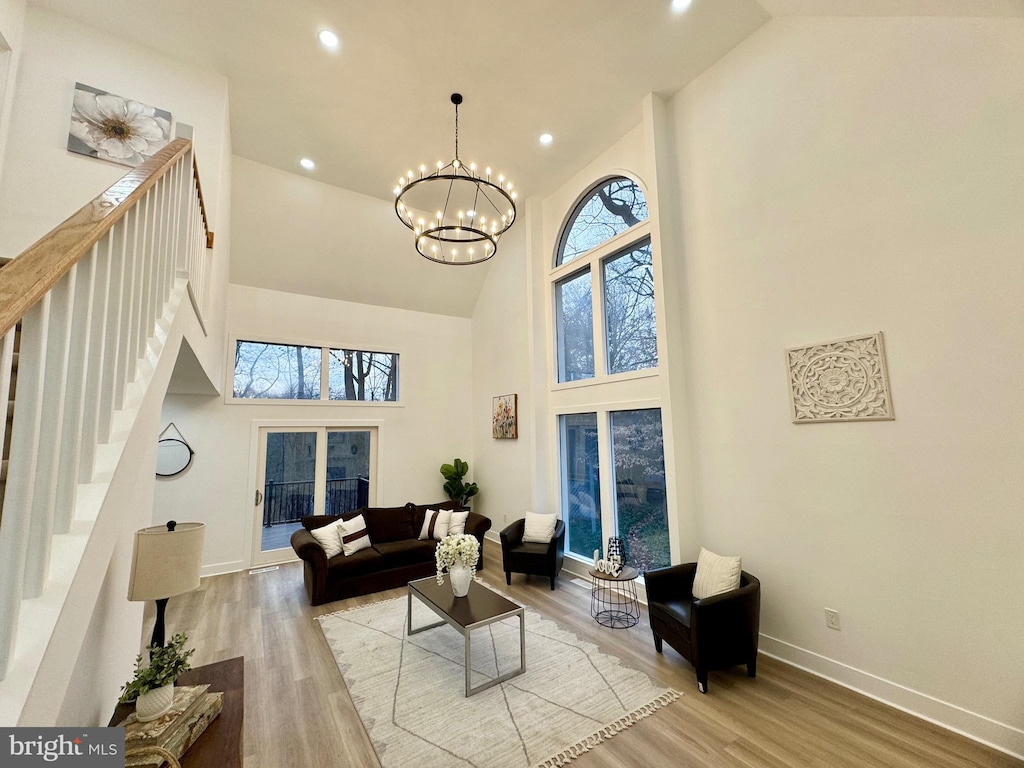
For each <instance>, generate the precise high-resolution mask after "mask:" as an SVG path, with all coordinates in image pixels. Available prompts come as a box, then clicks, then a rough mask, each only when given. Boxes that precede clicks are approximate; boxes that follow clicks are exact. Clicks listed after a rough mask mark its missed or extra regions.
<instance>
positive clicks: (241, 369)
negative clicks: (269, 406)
mask: <svg viewBox="0 0 1024 768" xmlns="http://www.w3.org/2000/svg"><path fill="white" fill-rule="evenodd" d="M233 397H236V398H239V399H255V398H260V399H272V400H319V399H320V348H319V347H302V346H298V345H294V344H266V343H263V342H257V341H239V342H237V343H236V344H235V380H234V387H233Z"/></svg>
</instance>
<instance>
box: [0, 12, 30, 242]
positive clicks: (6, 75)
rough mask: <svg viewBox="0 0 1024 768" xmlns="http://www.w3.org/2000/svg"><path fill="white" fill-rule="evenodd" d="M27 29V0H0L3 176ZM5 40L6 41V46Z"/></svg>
mask: <svg viewBox="0 0 1024 768" xmlns="http://www.w3.org/2000/svg"><path fill="white" fill-rule="evenodd" d="M24 29H25V0H0V179H2V178H3V170H4V155H5V150H6V147H7V134H8V132H9V130H10V122H11V109H12V108H13V106H14V83H15V81H16V80H17V76H18V66H19V63H20V61H21V48H22V38H23V36H24ZM4 43H6V44H7V46H6V50H5V49H4ZM0 255H3V254H2V253H0Z"/></svg>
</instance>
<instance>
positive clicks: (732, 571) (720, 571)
mask: <svg viewBox="0 0 1024 768" xmlns="http://www.w3.org/2000/svg"><path fill="white" fill-rule="evenodd" d="M741 570H742V561H741V560H740V558H738V557H723V556H722V555H716V554H715V553H714V552H708V550H706V549H704V547H701V548H700V555H699V556H698V557H697V573H696V575H695V576H694V577H693V596H694V597H696V598H697V599H698V600H703V599H704V598H705V597H714V596H715V595H720V594H722V593H723V592H730V591H732V590H734V589H738V588H739V586H740V571H741Z"/></svg>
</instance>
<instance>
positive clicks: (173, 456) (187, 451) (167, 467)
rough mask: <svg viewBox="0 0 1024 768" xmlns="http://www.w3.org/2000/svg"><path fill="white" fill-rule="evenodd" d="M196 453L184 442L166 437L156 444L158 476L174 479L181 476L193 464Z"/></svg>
mask: <svg viewBox="0 0 1024 768" xmlns="http://www.w3.org/2000/svg"><path fill="white" fill-rule="evenodd" d="M194 455H195V451H193V450H192V447H191V446H190V445H189V444H188V443H186V442H185V441H184V440H179V439H178V438H176V437H165V438H162V439H161V440H159V441H157V444H156V476H157V477H174V475H180V474H181V473H182V472H184V471H185V470H186V469H188V465H189V464H191V463H192V456H194Z"/></svg>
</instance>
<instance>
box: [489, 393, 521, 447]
mask: <svg viewBox="0 0 1024 768" xmlns="http://www.w3.org/2000/svg"><path fill="white" fill-rule="evenodd" d="M518 397H519V396H518V395H500V396H499V397H495V398H494V399H493V402H492V406H491V437H493V438H494V439H495V440H515V439H516V438H518V437H519V417H518V414H517V400H518Z"/></svg>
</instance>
